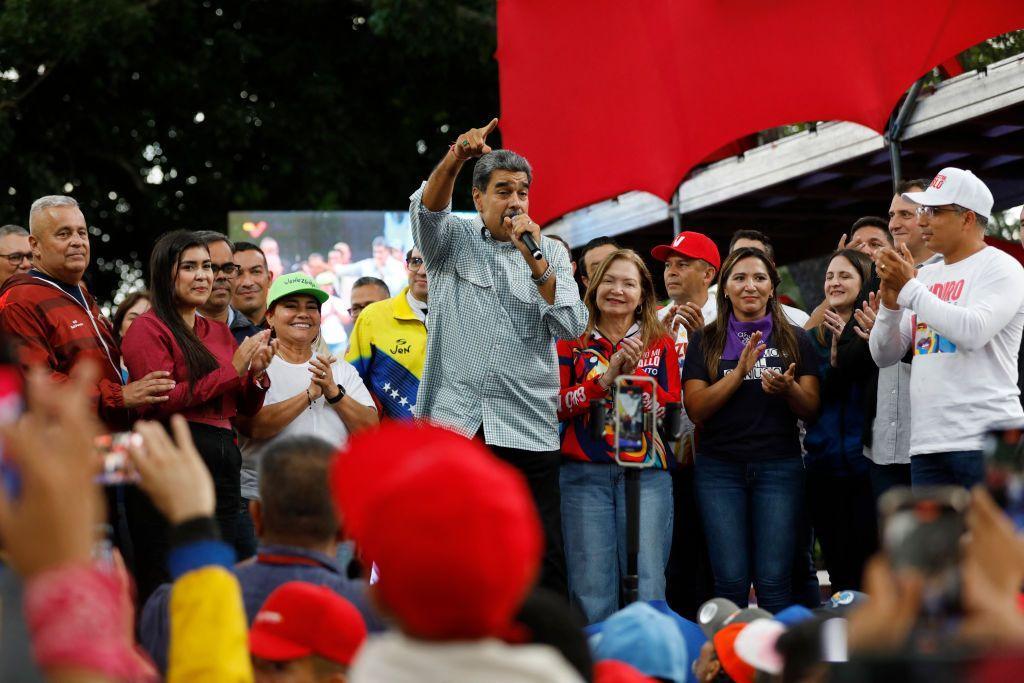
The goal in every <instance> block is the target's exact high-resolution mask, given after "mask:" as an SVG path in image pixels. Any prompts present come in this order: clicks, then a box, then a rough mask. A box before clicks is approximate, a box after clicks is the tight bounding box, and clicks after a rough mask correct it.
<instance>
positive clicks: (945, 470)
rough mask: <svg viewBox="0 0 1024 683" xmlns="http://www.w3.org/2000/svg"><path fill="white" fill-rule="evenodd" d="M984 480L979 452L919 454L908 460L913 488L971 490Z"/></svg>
mask: <svg viewBox="0 0 1024 683" xmlns="http://www.w3.org/2000/svg"><path fill="white" fill-rule="evenodd" d="M984 478H985V459H984V458H983V457H982V454H981V451H949V452H946V453H921V454H919V455H915V456H913V457H912V458H910V481H911V484H912V485H913V486H915V487H916V486H947V485H953V486H957V485H959V486H963V487H964V488H968V489H969V488H971V487H972V486H974V485H975V484H979V483H981V481H982V480H983V479H984Z"/></svg>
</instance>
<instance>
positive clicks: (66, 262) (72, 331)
mask: <svg viewBox="0 0 1024 683" xmlns="http://www.w3.org/2000/svg"><path fill="white" fill-rule="evenodd" d="M29 232H30V235H29V244H30V246H31V248H32V269H31V270H30V271H28V272H27V273H19V274H18V275H15V276H13V277H11V278H10V279H9V280H7V282H5V283H4V285H3V287H2V288H0V331H2V332H3V333H5V334H6V335H7V336H8V338H9V339H10V340H11V341H12V342H13V343H14V346H15V348H16V349H17V350H18V352H19V358H20V360H21V363H22V365H23V366H24V367H25V368H26V369H27V368H29V367H32V366H41V367H45V368H47V369H49V371H50V372H51V374H52V375H53V378H54V379H56V380H57V381H63V380H66V379H67V377H68V375H69V374H70V373H71V371H72V369H73V368H74V367H75V365H77V364H78V363H80V362H82V361H83V360H86V359H90V360H92V361H94V362H96V363H97V365H98V366H99V367H100V377H99V380H98V382H97V385H96V391H95V394H94V397H95V399H96V402H97V411H98V414H99V417H100V419H102V420H103V422H105V423H106V425H107V426H108V427H109V428H110V429H112V430H123V429H127V428H128V427H129V425H130V410H131V409H132V408H136V407H138V406H141V405H145V404H147V403H159V402H161V401H166V400H167V396H166V394H167V392H168V391H170V390H171V389H172V388H173V387H174V381H173V380H170V379H168V377H169V374H170V373H167V372H151V373H150V374H148V375H146V376H145V377H142V378H140V379H138V380H136V381H134V382H131V383H129V384H127V385H122V383H121V353H120V351H119V350H118V348H117V344H116V343H115V342H114V336H113V334H112V328H111V326H110V322H109V321H108V320H107V319H106V318H104V317H103V315H102V314H101V313H100V310H99V307H98V306H97V305H96V301H95V300H94V299H93V298H92V296H91V295H90V294H89V292H88V291H86V288H85V286H84V285H83V284H82V276H83V275H84V274H85V269H86V268H88V266H89V228H88V226H87V225H86V223H85V216H83V215H82V211H81V210H80V209H79V208H78V202H77V201H75V200H74V199H72V198H71V197H64V196H61V195H52V196H47V197H42V198H40V199H37V200H36V201H35V202H33V204H32V210H31V212H30V214H29Z"/></svg>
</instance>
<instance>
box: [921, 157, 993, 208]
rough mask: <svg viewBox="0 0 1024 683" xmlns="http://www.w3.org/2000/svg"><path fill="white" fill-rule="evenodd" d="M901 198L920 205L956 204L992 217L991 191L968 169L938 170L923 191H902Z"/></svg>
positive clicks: (949, 168)
mask: <svg viewBox="0 0 1024 683" xmlns="http://www.w3.org/2000/svg"><path fill="white" fill-rule="evenodd" d="M903 198H904V199H906V200H907V201H909V202H914V203H915V204H921V205H922V206H945V205H947V204H956V205H957V206H962V207H963V208H965V209H970V210H971V211H973V212H974V213H976V214H978V215H979V216H984V217H985V218H991V217H992V204H993V203H994V202H995V200H993V199H992V192H991V191H990V190H989V189H988V186H987V185H985V183H983V182H981V181H980V180H979V179H978V176H976V175H974V174H973V173H971V172H970V171H965V170H963V169H962V168H954V167H952V166H949V167H947V168H944V169H942V170H941V171H939V173H938V175H936V176H935V178H934V180H932V182H931V185H929V186H928V188H927V189H926V190H925V191H924V192H904V193H903Z"/></svg>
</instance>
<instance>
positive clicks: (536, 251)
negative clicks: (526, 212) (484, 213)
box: [511, 209, 544, 261]
mask: <svg viewBox="0 0 1024 683" xmlns="http://www.w3.org/2000/svg"><path fill="white" fill-rule="evenodd" d="M514 211H515V213H513V214H512V216H511V217H512V218H515V217H516V216H518V215H519V214H521V213H522V210H520V209H514ZM519 239H521V240H522V241H523V244H525V245H526V248H527V249H529V250H530V255H531V256H533V260H534V261H539V260H541V259H542V258H544V254H543V252H541V250H540V247H538V246H537V242H535V241H534V239H533V235H531V234H530V233H528V232H524V233H523V234H522V236H521V237H520V238H519Z"/></svg>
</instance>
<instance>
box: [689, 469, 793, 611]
mask: <svg viewBox="0 0 1024 683" xmlns="http://www.w3.org/2000/svg"><path fill="white" fill-rule="evenodd" d="M696 468H697V502H698V503H699V505H700V512H701V519H702V520H703V521H704V533H705V534H706V535H707V538H708V552H709V553H710V555H711V568H712V570H713V571H714V574H715V595H717V596H718V597H722V598H728V599H730V600H732V601H733V602H735V603H736V604H737V605H739V606H740V607H744V606H746V605H747V602H748V597H749V595H750V583H751V580H753V583H754V590H755V591H756V592H757V603H758V606H760V607H763V608H764V609H766V610H768V611H770V612H778V611H779V610H781V609H783V608H785V607H788V606H789V605H790V604H792V597H793V585H792V574H793V558H794V557H795V556H796V548H797V542H798V536H799V535H800V533H801V531H802V530H803V529H805V525H804V522H803V515H804V465H803V461H802V460H801V459H800V458H799V456H796V457H792V458H783V459H780V460H768V461H763V462H752V463H743V462H731V461H727V460H716V459H715V458H709V457H703V458H698V459H697V461H696Z"/></svg>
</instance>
